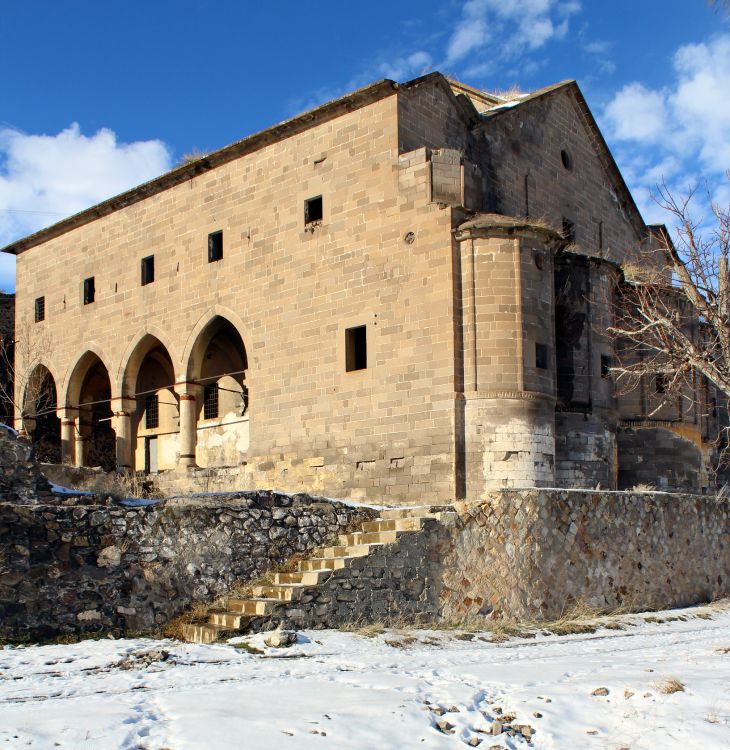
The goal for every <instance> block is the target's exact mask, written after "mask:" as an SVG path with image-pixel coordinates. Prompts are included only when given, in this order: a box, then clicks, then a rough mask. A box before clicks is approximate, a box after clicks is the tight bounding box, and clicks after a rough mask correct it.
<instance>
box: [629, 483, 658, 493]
mask: <svg viewBox="0 0 730 750" xmlns="http://www.w3.org/2000/svg"><path fill="white" fill-rule="evenodd" d="M629 492H656V487H655V486H654V485H653V484H650V483H648V482H639V484H635V485H634V486H633V487H632V488H631V489H630V490H629Z"/></svg>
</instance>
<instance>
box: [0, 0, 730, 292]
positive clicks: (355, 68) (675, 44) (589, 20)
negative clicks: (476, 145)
mask: <svg viewBox="0 0 730 750" xmlns="http://www.w3.org/2000/svg"><path fill="white" fill-rule="evenodd" d="M434 69H436V70H441V71H442V72H444V73H447V74H450V75H453V76H455V77H457V78H459V79H460V80H462V81H464V82H465V83H469V84H471V85H474V86H477V87H480V88H484V89H486V90H490V91H495V90H500V89H507V88H510V87H511V86H513V85H518V86H519V87H520V88H521V89H523V90H532V89H536V88H539V87H541V86H545V85H548V84H551V83H554V82H556V81H559V80H563V79H566V78H576V79H577V80H578V82H579V84H580V85H581V87H582V89H583V92H584V93H585V95H586V97H587V99H588V102H589V104H590V106H591V108H592V109H593V112H594V114H595V115H596V117H597V118H598V120H599V123H600V124H601V126H602V128H603V131H604V134H605V136H606V138H607V140H608V142H609V145H610V146H611V148H612V150H613V152H614V155H615V156H616V158H617V161H618V163H619V167H620V168H621V169H622V171H623V172H624V176H625V177H626V179H627V181H628V183H629V186H630V187H631V188H632V190H633V192H634V195H635V197H636V199H637V202H638V204H639V207H640V209H641V210H642V212H643V213H644V216H645V218H646V219H647V221H660V220H662V218H664V217H662V215H661V214H660V213H658V211H657V209H656V207H655V206H654V204H653V203H652V201H651V198H650V190H651V188H652V186H653V185H654V184H656V182H657V181H658V180H660V179H662V178H664V179H666V180H667V182H668V184H670V186H672V187H673V188H675V189H677V190H682V189H684V188H685V187H686V186H687V185H688V184H690V183H691V182H696V181H698V180H702V181H704V180H707V181H708V184H709V186H710V190H711V191H712V193H713V195H714V196H715V197H716V198H717V199H718V200H720V201H724V202H726V203H727V202H728V201H730V190H728V188H727V185H728V181H727V180H726V179H724V177H723V175H724V172H725V171H726V170H727V169H728V168H730V23H729V22H728V18H727V15H726V14H724V13H722V12H720V11H717V10H713V9H711V8H710V7H708V5H707V4H706V3H705V2H704V0H663V1H662V2H659V0H633V2H628V1H627V0H614V1H613V2H610V3H604V2H597V0H439V1H438V2H437V1H435V0H418V2H415V1H414V0H398V1H397V2H394V1H393V0H390V2H385V1H384V0H370V2H368V3H355V2H342V0H340V1H339V2H331V1H330V0H318V2H310V3H294V2H279V3H248V2H245V1H243V0H240V1H239V2H215V0H213V1H212V2H211V1H210V0H209V2H206V3H204V2H201V1H199V0H176V1H175V2H172V0H146V2H140V1H139V0H128V2H125V3H123V4H116V3H115V4H112V3H100V2H98V0H96V1H95V2H89V1H88V0H69V1H68V2H58V0H43V1H42V2H41V1H39V0H24V1H23V2H19V1H18V0H4V3H3V18H2V44H1V45H0V92H1V93H0V245H4V244H6V243H7V242H10V241H12V240H13V239H16V238H18V237H21V236H23V235H25V234H27V233H29V232H31V231H34V230H35V229H38V228H40V227H42V226H45V225H47V224H50V223H53V222H54V221H57V220H58V219H60V218H62V217H63V216H64V215H68V214H70V213H73V212H75V211H78V210H80V209H82V208H85V207H87V206H89V205H93V204H94V203H96V202H98V201H100V200H103V199H104V198H106V197H109V196H110V195H113V194H116V193H118V192H121V191H123V190H125V189H127V188H129V187H131V186H133V185H135V184H138V183H140V182H142V181H144V180H147V179H150V178H151V177H154V176H155V175H156V174H159V173H161V172H163V171H165V170H166V169H168V168H170V167H172V166H174V165H175V164H176V163H177V162H178V161H179V160H180V158H181V157H182V156H183V155H184V154H186V153H189V152H191V151H195V150H200V151H209V150H212V149H215V148H218V147H220V146H224V145H226V144H227V143H230V142H232V141H234V140H237V139H238V138H241V137H243V136H245V135H247V134H249V133H252V132H255V131H257V130H261V129H263V128H266V127H268V126H270V125H273V124H274V123H276V122H279V121H281V120H283V119H286V118H287V117H290V116H292V115H293V114H296V113H297V112H300V111H302V110H304V109H307V108H309V107H312V106H315V105H316V104H318V103H321V102H323V101H326V100H328V99H330V98H333V97H335V96H338V95H341V94H343V93H345V92H347V91H349V90H351V89H353V88H357V87H358V86H361V85H365V84H366V83H369V82H371V81H374V80H377V79H379V78H384V77H388V78H394V79H396V80H408V79H410V78H413V77H415V76H417V75H420V74H421V73H424V72H427V71H430V70H434ZM13 283H14V282H13V266H12V258H8V257H7V256H4V257H2V258H0V288H5V289H9V288H12V286H13Z"/></svg>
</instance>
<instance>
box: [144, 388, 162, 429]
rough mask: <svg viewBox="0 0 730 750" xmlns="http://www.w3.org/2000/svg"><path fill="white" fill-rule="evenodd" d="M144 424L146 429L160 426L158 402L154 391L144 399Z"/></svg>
mask: <svg viewBox="0 0 730 750" xmlns="http://www.w3.org/2000/svg"><path fill="white" fill-rule="evenodd" d="M144 426H145V428H146V429H148V430H156V429H157V428H158V427H159V426H160V402H159V399H158V397H157V394H156V393H155V394H152V395H151V396H147V398H146V399H145V403H144Z"/></svg>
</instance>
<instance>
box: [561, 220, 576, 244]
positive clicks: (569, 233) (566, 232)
mask: <svg viewBox="0 0 730 750" xmlns="http://www.w3.org/2000/svg"><path fill="white" fill-rule="evenodd" d="M563 237H565V239H566V240H568V242H575V224H573V222H572V221H571V220H570V219H566V218H565V216H563Z"/></svg>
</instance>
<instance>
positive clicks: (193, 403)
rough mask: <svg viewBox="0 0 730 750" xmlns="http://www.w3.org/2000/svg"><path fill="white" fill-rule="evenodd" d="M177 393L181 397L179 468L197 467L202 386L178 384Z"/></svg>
mask: <svg viewBox="0 0 730 750" xmlns="http://www.w3.org/2000/svg"><path fill="white" fill-rule="evenodd" d="M175 391H176V392H177V393H178V394H179V396H180V458H179V460H178V467H179V468H187V467H188V466H196V463H195V445H196V443H197V442H198V399H197V397H198V395H199V393H200V386H197V385H193V384H191V383H178V384H177V385H176V386H175Z"/></svg>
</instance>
